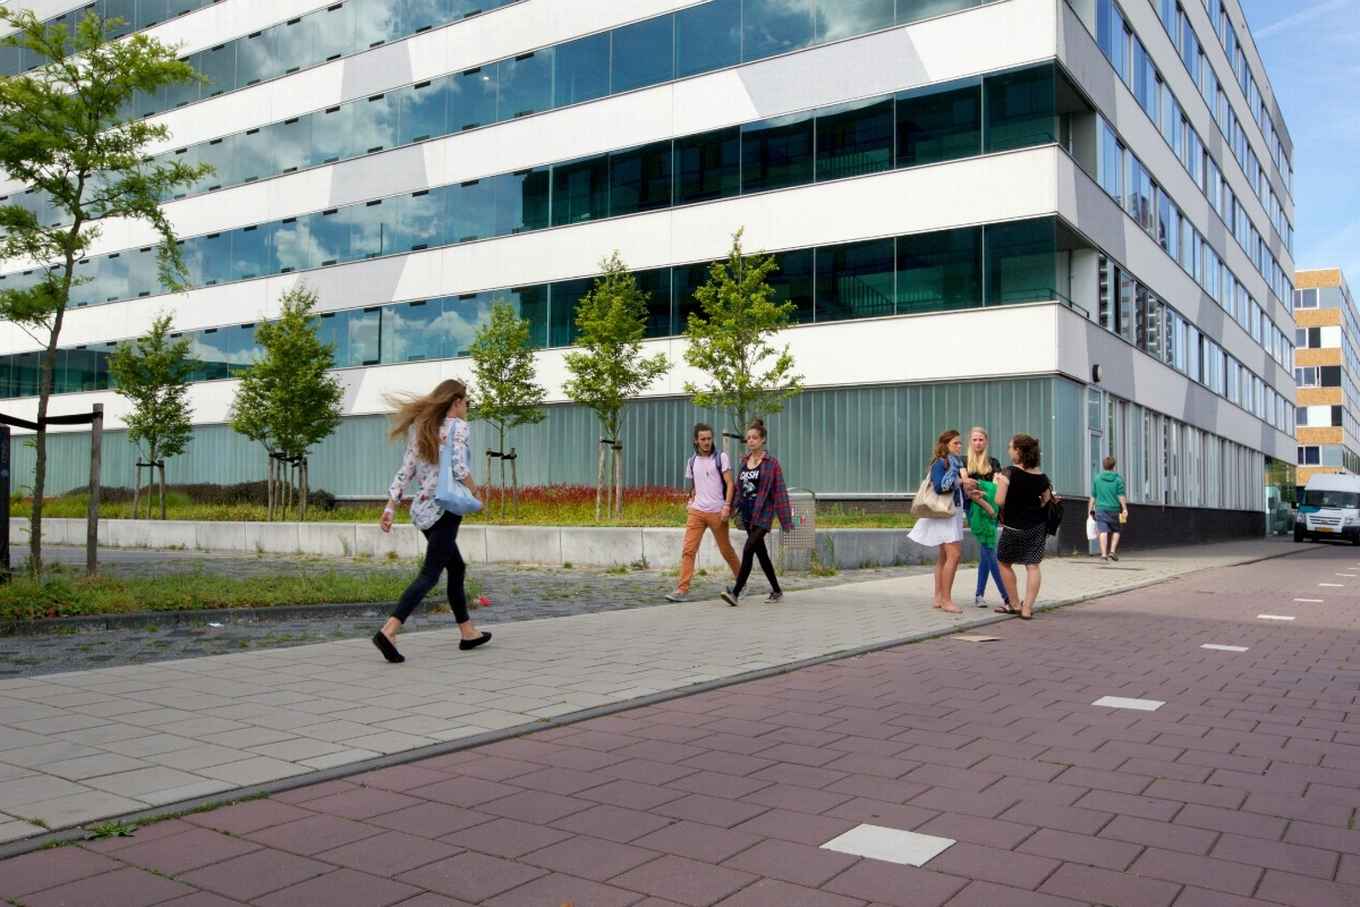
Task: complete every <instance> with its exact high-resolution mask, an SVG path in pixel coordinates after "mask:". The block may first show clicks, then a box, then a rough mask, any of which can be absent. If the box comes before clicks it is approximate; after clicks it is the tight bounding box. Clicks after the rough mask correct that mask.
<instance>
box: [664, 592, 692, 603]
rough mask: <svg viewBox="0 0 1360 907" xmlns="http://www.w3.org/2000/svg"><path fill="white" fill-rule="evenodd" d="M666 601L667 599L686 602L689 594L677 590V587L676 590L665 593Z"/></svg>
mask: <svg viewBox="0 0 1360 907" xmlns="http://www.w3.org/2000/svg"><path fill="white" fill-rule="evenodd" d="M666 601H668V602H687V601H689V595H687V594H686V593H684V592H681V591H679V590H678V589H677V590H676V591H674V592H671V593H668V594H667V595H666Z"/></svg>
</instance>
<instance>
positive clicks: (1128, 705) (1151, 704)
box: [1091, 696, 1166, 712]
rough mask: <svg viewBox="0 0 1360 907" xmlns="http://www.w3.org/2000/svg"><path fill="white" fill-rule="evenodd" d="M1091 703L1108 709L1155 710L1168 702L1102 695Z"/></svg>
mask: <svg viewBox="0 0 1360 907" xmlns="http://www.w3.org/2000/svg"><path fill="white" fill-rule="evenodd" d="M1091 705H1098V706H1103V707H1105V708H1108V709H1137V710H1138V711H1140V712H1155V711H1157V710H1158V709H1160V708H1161V707H1162V706H1164V705H1166V703H1165V702H1160V701H1158V700H1156V699H1125V698H1124V697H1123V696H1101V697H1100V698H1099V699H1097V700H1096V701H1095V702H1093V703H1091Z"/></svg>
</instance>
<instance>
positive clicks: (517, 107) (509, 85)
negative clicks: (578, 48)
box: [499, 47, 553, 120]
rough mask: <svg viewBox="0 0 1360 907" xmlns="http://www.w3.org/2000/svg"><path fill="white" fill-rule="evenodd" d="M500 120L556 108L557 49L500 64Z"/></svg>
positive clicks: (503, 61)
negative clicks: (555, 72) (554, 95)
mask: <svg viewBox="0 0 1360 907" xmlns="http://www.w3.org/2000/svg"><path fill="white" fill-rule="evenodd" d="M499 76H500V107H499V109H500V119H502V120H510V119H514V118H515V117H523V116H528V115H529V114H532V113H538V112H539V111H543V110H548V109H550V108H551V107H552V106H553V49H552V48H551V47H549V48H546V49H544V50H540V51H538V52H536V53H535V52H531V53H527V54H521V55H520V56H518V57H515V58H513V59H510V60H502V61H501V62H500V73H499Z"/></svg>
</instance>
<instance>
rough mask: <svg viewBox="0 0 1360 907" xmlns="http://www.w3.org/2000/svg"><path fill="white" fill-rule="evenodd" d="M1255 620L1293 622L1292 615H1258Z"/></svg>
mask: <svg viewBox="0 0 1360 907" xmlns="http://www.w3.org/2000/svg"><path fill="white" fill-rule="evenodd" d="M1256 619H1257V620H1293V619H1294V616H1293V615H1292V614H1258V615H1256Z"/></svg>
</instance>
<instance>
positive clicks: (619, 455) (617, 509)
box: [614, 444, 623, 520]
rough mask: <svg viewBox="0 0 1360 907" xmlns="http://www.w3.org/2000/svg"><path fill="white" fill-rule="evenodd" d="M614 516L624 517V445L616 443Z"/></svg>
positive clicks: (617, 517)
mask: <svg viewBox="0 0 1360 907" xmlns="http://www.w3.org/2000/svg"><path fill="white" fill-rule="evenodd" d="M614 516H615V518H616V519H620V520H621V519H623V445H622V444H615V445H614Z"/></svg>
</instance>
